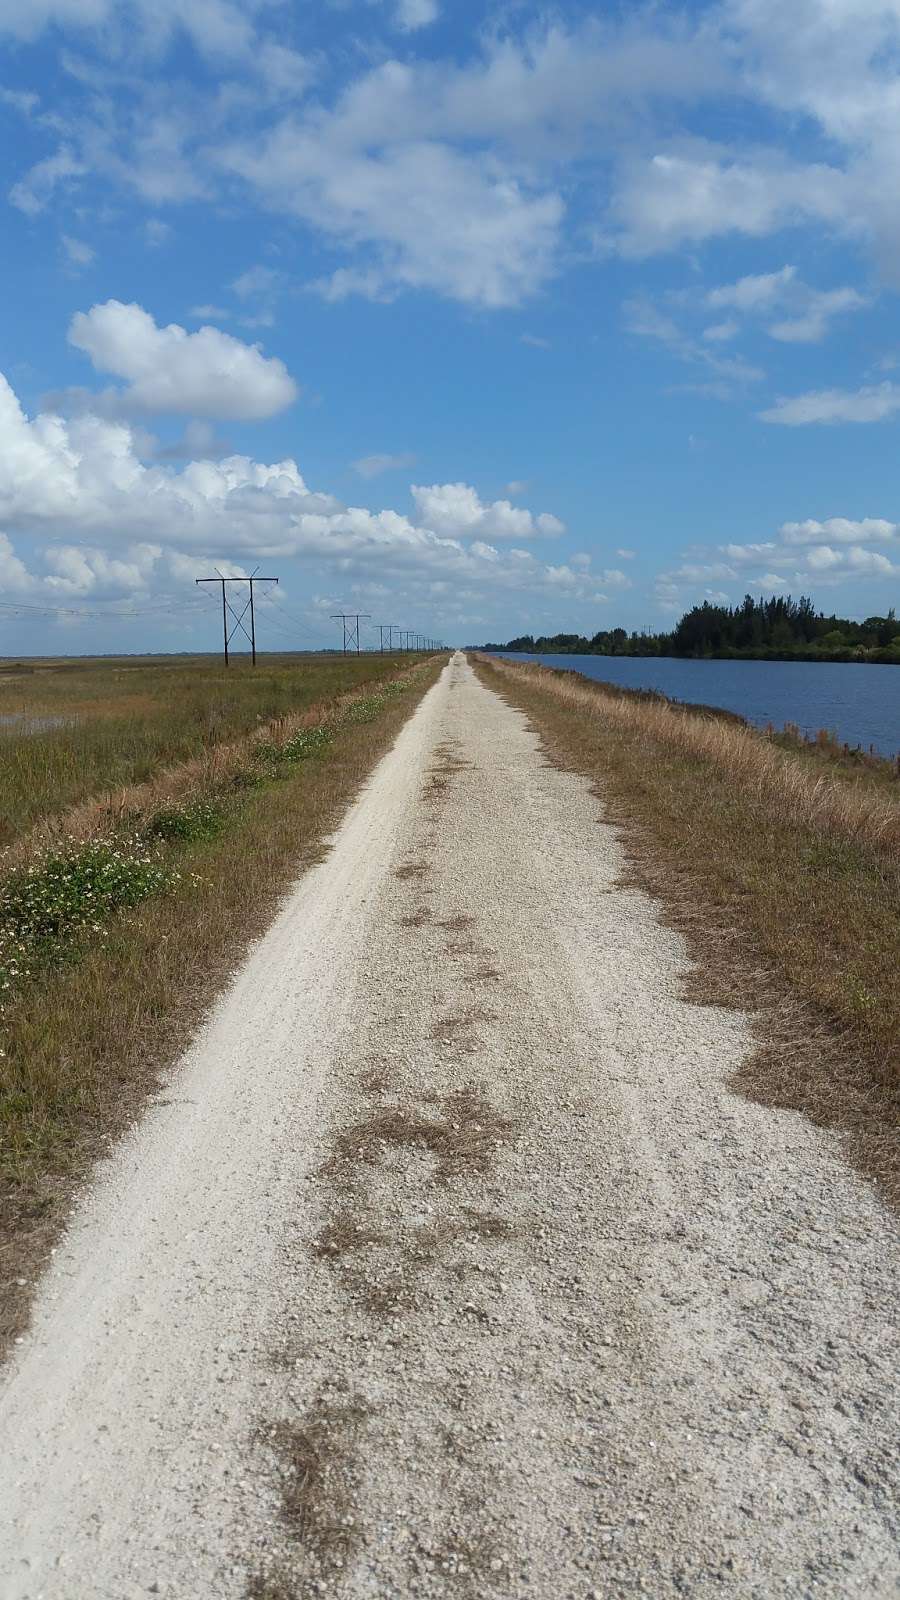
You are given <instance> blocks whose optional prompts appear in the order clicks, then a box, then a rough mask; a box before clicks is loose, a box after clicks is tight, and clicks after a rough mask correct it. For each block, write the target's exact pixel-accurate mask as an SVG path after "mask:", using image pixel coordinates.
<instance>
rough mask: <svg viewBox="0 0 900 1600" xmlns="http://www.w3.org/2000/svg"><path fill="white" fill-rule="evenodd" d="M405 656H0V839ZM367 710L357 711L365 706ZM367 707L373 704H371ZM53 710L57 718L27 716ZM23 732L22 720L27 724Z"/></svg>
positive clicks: (379, 675) (277, 718)
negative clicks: (2, 722) (252, 661)
mask: <svg viewBox="0 0 900 1600" xmlns="http://www.w3.org/2000/svg"><path fill="white" fill-rule="evenodd" d="M409 660H410V658H409V657H408V656H407V657H406V658H405V659H404V657H403V656H395V655H384V656H382V655H374V654H369V655H360V656H261V657H260V658H259V665H258V666H257V667H256V669H255V670H253V669H252V668H250V667H249V666H248V665H247V664H246V663H245V662H244V661H242V660H240V659H237V660H235V661H234V662H233V664H232V666H231V667H229V669H228V671H227V672H226V671H225V669H224V667H223V665H222V663H221V661H219V660H217V659H215V658H212V657H194V658H183V657H176V658H168V659H162V660H159V659H157V660H153V659H144V660H141V659H139V658H138V659H134V660H128V659H120V660H101V661H57V662H45V663H37V664H35V666H34V670H31V671H28V672H23V671H14V670H12V667H13V665H14V664H12V663H6V664H4V663H2V662H0V718H3V717H8V716H15V717H20V718H22V719H24V721H23V724H22V725H20V726H19V728H16V727H15V726H6V727H4V728H3V730H2V731H0V847H2V846H3V845H9V844H11V843H12V842H13V841H14V840H16V839H19V838H21V837H22V835H23V834H26V833H27V832H28V831H29V830H31V829H33V828H34V827H35V826H36V825H37V824H39V823H40V822H41V821H42V820H44V819H45V818H51V817H54V816H58V815H59V814H60V813H63V812H66V811H69V810H71V808H72V807H74V806H77V805H79V804H82V803H84V802H86V801H90V800H93V799H95V798H98V797H103V796H110V795H114V794H115V793H116V791H119V790H122V789H127V788H129V787H131V786H133V785H140V784H145V783H148V782H150V781H151V780H153V779H155V778H156V777H157V776H158V774H159V773H160V770H161V769H162V768H166V767H174V766H177V765H179V764H186V763H195V764H198V765H202V764H203V763H204V761H207V760H210V759H213V761H214V758H215V753H216V752H217V751H219V752H220V751H221V750H222V748H223V747H225V746H227V745H228V744H230V743H231V742H233V741H235V740H240V739H243V738H245V737H246V736H248V735H249V734H251V733H253V732H255V731H256V730H258V729H259V728H261V727H264V726H266V725H267V724H275V723H278V722H281V721H282V720H284V719H296V718H297V717H298V716H299V715H300V714H301V713H303V712H304V711H307V710H309V709H310V708H312V707H316V708H317V709H320V710H321V709H323V708H326V707H327V706H328V705H329V704H331V703H337V702H338V700H339V699H340V697H341V696H342V695H345V694H347V693H348V692H352V691H358V690H359V689H361V688H363V687H365V686H366V685H367V684H373V685H374V684H376V683H377V682H379V681H380V680H383V679H385V678H388V677H391V676H392V675H394V674H396V673H397V672H398V671H399V670H400V669H401V668H402V667H404V666H406V665H408V664H409ZM367 714H368V713H362V715H367ZM373 714H376V715H377V712H375V713H373ZM44 719H48V720H50V719H60V725H58V726H40V727H38V726H36V724H37V723H38V722H41V721H43V720H44ZM29 726H30V727H31V728H32V729H33V730H34V731H25V730H27V728H28V727H29Z"/></svg>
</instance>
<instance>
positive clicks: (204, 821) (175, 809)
mask: <svg viewBox="0 0 900 1600" xmlns="http://www.w3.org/2000/svg"><path fill="white" fill-rule="evenodd" d="M224 826H225V813H224V811H223V810H222V807H221V806H217V805H215V804H214V802H213V801H211V800H191V801H189V802H188V803H187V804H186V805H181V806H168V807H165V808H164V809H163V810H161V811H157V812H156V813H155V814H154V816H153V817H151V819H150V823H149V826H148V828H147V834H148V837H149V838H151V839H184V840H190V839H215V838H216V837H217V836H218V834H220V833H221V832H222V829H223V828H224Z"/></svg>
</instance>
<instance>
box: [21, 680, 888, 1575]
mask: <svg viewBox="0 0 900 1600" xmlns="http://www.w3.org/2000/svg"><path fill="white" fill-rule="evenodd" d="M622 868H623V853H622V849H621V846H620V844H619V843H618V840H617V837H616V834H615V831H614V830H613V829H612V828H610V827H609V826H607V825H606V824H604V822H603V821H602V816H601V807H600V804H599V802H598V801H597V800H596V799H595V798H594V797H593V796H592V795H591V793H590V790H589V787H588V785H587V784H586V783H585V782H584V781H583V780H581V779H580V778H576V777H573V776H571V775H569V774H566V773H561V772H558V771H556V770H555V769H553V768H551V767H549V766H548V765H547V764H546V762H545V761H544V759H543V757H542V755H541V753H540V750H539V746H538V741H537V739H536V737H535V735H534V734H533V733H532V732H531V731H530V730H529V728H528V725H527V723H526V721H525V719H524V718H523V717H522V716H521V715H520V714H519V713H518V712H516V711H514V710H512V709H511V708H510V707H509V706H507V705H506V704H505V703H504V702H503V701H502V700H501V699H499V698H498V697H497V696H496V695H494V694H492V693H491V692H490V691H489V690H487V689H486V688H484V687H482V686H481V685H480V684H479V683H478V682H477V680H476V679H475V677H474V675H473V674H472V672H471V669H470V668H469V667H468V665H467V664H466V663H465V661H464V659H463V658H462V657H461V656H457V657H455V658H454V659H453V661H452V662H451V664H450V666H449V667H448V669H447V671H446V672H445V673H444V675H443V677H442V679H441V681H440V683H439V684H438V685H437V686H436V687H435V688H434V689H432V690H431V691H430V693H429V694H428V696H427V697H426V699H425V700H424V701H423V702H422V704H421V706H420V707H419V709H418V710H417V711H416V713H415V714H414V716H413V717H412V718H411V720H410V721H409V723H408V724H407V726H406V727H405V729H404V730H403V732H402V734H401V735H400V738H399V740H398V742H397V744H396V746H395V748H394V750H393V751H392V752H391V754H390V755H389V756H387V757H386V759H385V760H384V761H383V762H382V763H381V765H380V766H379V768H378V769H377V771H376V772H375V774H374V775H373V777H372V780H371V781H370V783H369V785H368V786H367V788H366V790H365V792H364V794H363V795H362V796H361V798H360V800H359V801H358V802H357V804H356V805H355V806H354V808H353V809H352V810H351V811H350V812H349V813H348V815H347V817H346V819H345V821H344V823H343V825H342V826H341V828H340V830H339V831H338V833H337V835H336V836H335V840H334V845H333V849H332V850H331V853H330V854H329V856H328V859H327V860H326V861H325V862H324V863H323V864H322V865H321V866H319V867H316V868H314V869H313V870H312V871H310V872H308V873H307V874H306V875H305V876H304V877H303V878H302V879H301V881H300V882H299V883H298V884H297V885H296V887H295V888H294V890H293V891H292V893H291V895H290V897H289V899H288V900H287V901H286V903H285V905H284V907H283V909H282V912H281V914H280V915H279V917H278V919H277V921H276V922H275V924H274V925H273V927H272V928H271V930H270V931H269V933H268V934H267V935H266V937H265V938H264V939H263V940H262V941H261V942H260V943H259V944H258V945H257V946H255V948H254V949H253V951H252V952H251V954H250V956H249V959H248V961H247V963H246V965H245V966H244V968H243V969H242V971H241V973H240V974H239V976H238V978H237V980H236V981H235V983H234V984H233V986H232V987H231V989H230V990H229V992H228V993H227V994H226V995H225V996H224V997H223V999H222V1001H221V1002H220V1003H219V1005H218V1006H217V1007H216V1009H215V1011H214V1013H213V1015H212V1016H211V1018H210V1020H209V1022H208V1025H207V1026H206V1028H205V1029H204V1030H203V1032H202V1033H201V1034H200V1036H198V1038H197V1040H196V1041H195V1044H194V1045H193V1047H192V1049H191V1050H190V1051H189V1052H188V1054H187V1056H186V1057H185V1059H184V1060H183V1062H182V1063H181V1065H180V1066H179V1068H178V1070H177V1071H176V1072H175V1073H174V1074H173V1076H172V1078H171V1082H170V1083H169V1085H168V1087H167V1089H166V1091H165V1092H164V1093H163V1094H161V1095H160V1096H159V1097H158V1099H157V1100H156V1101H155V1102H154V1104H153V1105H152V1106H151V1107H150V1108H149V1110H148V1112H147V1114H146V1116H145V1117H144V1119H143V1120H142V1121H141V1123H140V1124H139V1126H138V1127H136V1128H135V1130H134V1131H133V1133H132V1134H131V1135H130V1136H129V1137H128V1138H127V1139H126V1140H125V1141H124V1142H123V1144H122V1145H121V1146H120V1147H119V1148H118V1149H117V1150H116V1151H115V1153H114V1154H113V1155H112V1156H111V1158H110V1159H109V1161H108V1162H106V1163H105V1164H104V1167H103V1169H102V1170H101V1171H100V1173H99V1174H98V1176H97V1179H96V1181H95V1182H94V1184H93V1185H92V1187H91V1188H90V1190H89V1192H88V1193H87V1194H86V1196H85V1198H84V1200H83V1202H82V1203H80V1204H79V1206H78V1207H77V1210H76V1212H75V1214H74V1215H73V1218H72V1221H71V1224H70V1228H69V1231H68V1233H67V1236H66V1238H65V1239H64V1241H63V1243H62V1244H61V1246H60V1248H59V1250H58V1252H57V1254H56V1256H55V1260H54V1265H53V1267H52V1269H51V1270H50V1272H49V1273H48V1275H47V1277H46V1279H45V1282H44V1284H43V1286H42V1288H41V1291H40V1293H39V1297H38V1302H37V1307H36V1313H35V1318H34V1325H33V1329H32V1331H31V1333H30V1334H29V1335H28V1336H27V1337H26V1338H25V1340H24V1341H22V1342H21V1344H20V1345H19V1346H18V1348H17V1350H16V1353H15V1355H14V1358H13V1361H12V1363H11V1365H10V1367H9V1369H8V1370H7V1373H6V1376H5V1378H4V1382H3V1388H2V1392H0V1438H2V1440H3V1460H2V1468H0V1473H2V1483H0V1527H2V1528H3V1529H4V1530H5V1531H4V1532H3V1533H2V1534H0V1540H2V1549H0V1595H2V1597H3V1600H25V1597H27V1600H38V1597H45V1600H79V1597H81V1596H85V1597H91V1600H95V1597H96V1600H124V1597H132V1596H135V1597H137V1596H144V1595H147V1594H156V1595H168V1596H170V1597H175V1600H247V1597H251V1596H252V1597H255V1600H291V1597H298V1600H306V1597H310V1600H312V1597H318V1596H335V1597H337V1596H343V1597H346V1600H357V1597H359V1600H361V1597H370V1600H376V1597H377V1600H388V1597H393V1600H402V1597H407V1596H423V1597H432V1596H449V1595H459V1596H461V1597H462V1600H469V1597H472V1596H486V1597H493V1596H497V1597H507V1596H515V1597H522V1600H524V1597H531V1600H570V1597H571V1600H590V1597H592V1596H603V1597H604V1600H611V1597H614V1596H615V1597H617V1596H630V1595H635V1594H645V1595H649V1596H654V1597H668V1596H684V1595H691V1596H698V1597H700V1596H712V1595H715V1596H721V1595H723V1594H726V1595H727V1594H732V1595H735V1596H740V1597H742V1600H743V1597H747V1596H758V1597H760V1600H762V1597H766V1600H771V1597H781V1596H793V1597H799V1596H816V1597H822V1596H832V1597H835V1600H838V1597H841V1600H843V1597H846V1596H856V1595H859V1596H887V1595H891V1596H895V1595H896V1594H897V1591H898V1585H900V1554H898V1539H897V1520H896V1518H897V1507H898V1504H900V1496H898V1469H897V1460H898V1454H897V1450H896V1445H897V1441H898V1438H900V1429H898V1421H900V1406H898V1396H900V1378H898V1373H900V1360H898V1356H900V1350H898V1339H897V1328H896V1310H897V1306H898V1303H900V1295H898V1289H900V1271H898V1264H900V1250H898V1230H897V1226H896V1223H895V1221H894V1220H893V1219H892V1218H891V1217H890V1216H889V1214H888V1213H887V1212H886V1211H885V1210H884V1209H883V1207H882V1206H881V1204H880V1202H879V1200H878V1198H877V1196H876V1195H875V1193H874V1191H873V1190H871V1189H870V1188H868V1187H867V1186H866V1185H865V1184H864V1183H863V1182H862V1180H861V1179H860V1178H858V1177H857V1176H856V1175H855V1174H854V1173H853V1172H852V1171H851V1170H850V1169H849V1168H848V1167H847V1166H846V1165H845V1164H844V1163H843V1162H842V1160H841V1158H840V1154H839V1148H838V1145H837V1144H836V1142H835V1141H834V1140H833V1139H832V1138H831V1137H830V1136H827V1135H824V1134H822V1133H820V1132H818V1131H816V1130H814V1129H812V1128H811V1127H810V1126H808V1125H807V1124H806V1123H805V1122H804V1121H803V1119H802V1118H800V1117H799V1116H797V1115H794V1114H792V1113H784V1112H777V1113H776V1112H773V1111H769V1110H767V1109H765V1108H763V1107H760V1106H756V1105H752V1104H749V1103H747V1102H745V1101H744V1100H742V1099H741V1098H739V1097H738V1096H736V1095H735V1094H734V1093H732V1092H731V1091H730V1090H729V1088H728V1086H727V1084H728V1079H729V1076H730V1074H731V1073H732V1072H733V1071H734V1069H735V1068H736V1067H737V1066H738V1065H739V1063H740V1061H741V1059H742V1057H743V1055H744V1054H745V1052H746V1051H747V1049H748V1048H749V1046H750V1039H749V1033H748V1029H747V1026H746V1022H745V1019H743V1018H742V1017H741V1016H739V1015H736V1014H734V1013H731V1012H727V1011H723V1010H719V1009H715V1008H712V1007H701V1006H697V1005H693V1004H689V1003H687V1002H686V1001H685V999H684V998H683V993H682V990H683V984H682V980H683V977H684V974H685V972H686V971H687V957H686V955H685V951H684V948H683V946H682V943H681V941H680V939H679V937H678V936H677V935H676V934H674V933H673V932H671V931H670V930H669V929H667V928H665V927H663V926H662V925H661V924H660V922H659V920H658V916H657V910H656V907H655V905H654V903H653V901H652V900H650V899H649V898H647V896H646V895H644V894H643V893H641V892H639V891H637V890H635V889H632V888H625V887H622V886H621V884H620V878H621V874H622Z"/></svg>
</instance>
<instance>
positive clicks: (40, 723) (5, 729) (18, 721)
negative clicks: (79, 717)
mask: <svg viewBox="0 0 900 1600" xmlns="http://www.w3.org/2000/svg"><path fill="white" fill-rule="evenodd" d="M74 720H75V719H74V718H73V717H54V716H46V717H41V716H33V715H32V714H31V713H30V712H28V711H0V733H46V732H47V730H48V729H49V728H70V727H72V726H73V724H74Z"/></svg>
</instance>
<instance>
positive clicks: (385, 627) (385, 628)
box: [378, 622, 397, 655]
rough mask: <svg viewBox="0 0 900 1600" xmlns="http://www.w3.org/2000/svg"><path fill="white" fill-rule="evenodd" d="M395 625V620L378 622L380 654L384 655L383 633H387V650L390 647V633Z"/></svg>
mask: <svg viewBox="0 0 900 1600" xmlns="http://www.w3.org/2000/svg"><path fill="white" fill-rule="evenodd" d="M396 627H397V624H396V622H379V624H378V632H379V633H380V634H381V645H380V649H381V654H382V655H384V636H385V634H387V647H388V650H390V648H391V634H392V633H393V632H394V629H395V628H396Z"/></svg>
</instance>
